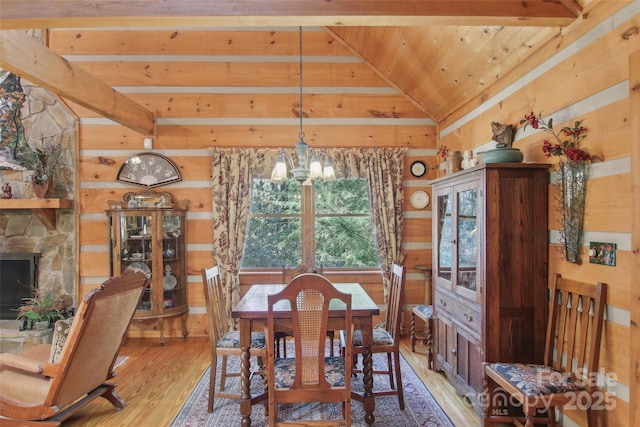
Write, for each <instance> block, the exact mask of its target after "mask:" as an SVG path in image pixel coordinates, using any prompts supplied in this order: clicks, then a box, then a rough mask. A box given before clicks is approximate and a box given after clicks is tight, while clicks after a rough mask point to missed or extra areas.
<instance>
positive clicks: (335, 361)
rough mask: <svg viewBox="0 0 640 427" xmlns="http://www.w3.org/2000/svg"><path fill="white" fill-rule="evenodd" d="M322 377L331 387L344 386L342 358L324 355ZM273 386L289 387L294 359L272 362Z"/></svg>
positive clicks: (294, 367) (293, 373)
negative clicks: (273, 372)
mask: <svg viewBox="0 0 640 427" xmlns="http://www.w3.org/2000/svg"><path fill="white" fill-rule="evenodd" d="M324 363H325V365H324V377H325V379H326V380H327V382H328V383H329V385H330V386H331V387H344V358H342V357H325V358H324ZM274 371H275V374H274V377H273V381H274V386H275V387H276V388H289V387H291V385H292V384H293V380H294V379H295V376H296V359H294V358H290V357H289V358H280V359H276V360H275V362H274Z"/></svg>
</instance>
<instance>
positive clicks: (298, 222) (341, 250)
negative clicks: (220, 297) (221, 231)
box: [242, 179, 380, 271]
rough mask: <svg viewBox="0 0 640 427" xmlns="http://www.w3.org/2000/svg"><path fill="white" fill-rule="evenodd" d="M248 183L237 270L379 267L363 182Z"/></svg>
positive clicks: (260, 181) (344, 180)
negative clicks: (246, 222) (248, 202)
mask: <svg viewBox="0 0 640 427" xmlns="http://www.w3.org/2000/svg"><path fill="white" fill-rule="evenodd" d="M253 185H254V188H253V196H252V201H251V216H250V219H249V229H248V233H247V240H246V242H245V248H244V255H243V258H242V267H243V268H281V267H282V266H287V267H297V266H302V267H303V270H306V271H310V270H312V269H313V268H315V267H319V266H320V265H322V266H323V267H325V268H327V267H328V268H340V267H342V268H358V267H378V266H379V265H380V263H379V260H378V253H377V249H376V245H375V240H374V234H373V223H372V221H371V213H370V210H369V199H368V194H367V188H366V183H365V181H364V180H363V179H339V180H336V181H331V182H326V183H325V182H321V181H318V182H316V183H314V184H313V185H310V186H303V185H300V183H299V182H297V181H295V180H293V179H290V180H288V181H285V182H283V183H281V184H274V183H271V182H270V181H269V180H267V179H255V180H254V182H253Z"/></svg>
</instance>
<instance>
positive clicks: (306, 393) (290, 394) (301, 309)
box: [266, 273, 353, 426]
mask: <svg viewBox="0 0 640 427" xmlns="http://www.w3.org/2000/svg"><path fill="white" fill-rule="evenodd" d="M267 298H268V307H269V309H268V321H267V323H268V327H267V332H266V333H267V340H268V341H267V342H271V340H272V339H273V338H274V329H275V319H276V317H280V316H286V317H291V322H292V327H293V337H294V340H293V342H294V348H295V357H292V358H278V357H277V356H276V354H275V348H274V347H273V346H269V348H268V357H267V383H268V401H269V425H270V426H275V425H281V424H286V422H280V421H278V405H279V404H281V403H294V402H342V416H343V417H342V419H341V420H323V421H310V422H311V423H312V424H313V425H345V426H349V425H351V356H352V354H351V345H350V344H352V339H353V322H352V318H351V295H350V294H346V293H343V292H340V291H339V290H337V289H336V288H335V287H334V286H333V284H332V283H331V282H330V281H329V280H327V279H326V278H324V277H323V276H321V275H319V274H314V273H305V274H301V275H299V276H296V277H295V278H293V280H291V282H289V284H288V285H287V286H286V287H285V288H283V289H282V291H280V292H279V293H277V294H272V295H269V296H268V297H267ZM283 300H284V301H287V302H288V304H289V307H290V308H291V310H285V311H280V310H279V309H278V304H282V302H281V301H283ZM332 300H338V301H336V302H337V303H340V302H341V303H342V305H343V307H344V314H343V315H342V316H341V318H342V319H344V324H345V330H346V331H347V332H346V333H345V339H346V342H347V344H348V348H347V352H346V353H345V356H344V357H342V356H337V357H336V356H334V357H331V356H328V357H327V356H326V332H327V326H328V321H329V305H330V304H335V303H336V302H332ZM345 360H347V361H349V362H348V363H346V362H345ZM291 422H293V423H296V424H297V425H311V424H305V421H303V420H294V421H291Z"/></svg>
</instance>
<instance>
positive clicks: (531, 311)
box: [431, 163, 549, 413]
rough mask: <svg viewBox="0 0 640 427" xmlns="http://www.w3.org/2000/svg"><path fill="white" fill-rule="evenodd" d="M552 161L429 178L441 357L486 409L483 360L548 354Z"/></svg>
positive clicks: (461, 387)
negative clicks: (547, 322)
mask: <svg viewBox="0 0 640 427" xmlns="http://www.w3.org/2000/svg"><path fill="white" fill-rule="evenodd" d="M548 175H549V173H548V165H545V164H520V163H518V164H515V163H509V164H499V163H495V164H486V165H481V166H477V167H474V168H471V169H467V170H464V171H460V172H456V173H453V174H450V175H447V176H445V177H442V178H439V179H436V180H434V181H431V184H432V190H433V200H434V205H433V222H432V224H433V240H434V241H433V277H434V283H435V286H434V295H433V306H434V311H435V315H436V317H437V322H436V325H437V326H436V339H435V352H436V357H435V367H436V369H438V370H441V371H444V372H445V374H446V375H447V377H448V378H449V380H450V382H451V383H452V384H453V385H454V387H455V388H456V390H457V391H458V392H459V393H460V394H463V395H466V396H468V397H469V398H470V400H471V402H473V404H474V407H475V409H476V411H477V412H478V413H481V411H482V405H481V402H480V401H479V397H480V396H481V395H482V380H483V374H482V373H483V366H482V364H483V363H484V362H494V361H503V362H523V363H528V362H531V363H533V362H541V361H542V355H543V354H542V352H543V351H544V338H545V337H544V333H545V326H546V313H547V307H546V304H547V293H546V292H547V250H548V239H547V236H548V228H547V216H548V212H547V194H548V182H549V181H548Z"/></svg>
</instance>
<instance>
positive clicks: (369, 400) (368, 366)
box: [361, 317, 376, 425]
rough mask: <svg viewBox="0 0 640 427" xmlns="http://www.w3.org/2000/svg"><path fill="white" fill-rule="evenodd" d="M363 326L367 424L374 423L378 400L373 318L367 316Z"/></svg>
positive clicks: (363, 373)
mask: <svg viewBox="0 0 640 427" xmlns="http://www.w3.org/2000/svg"><path fill="white" fill-rule="evenodd" d="M361 326H362V329H361V331H362V381H363V382H364V394H363V396H362V405H363V406H364V412H365V415H364V421H365V422H366V423H367V425H371V424H373V422H374V421H375V417H374V415H373V411H374V410H375V409H376V402H375V398H374V396H373V355H372V353H371V344H373V320H372V319H371V318H370V317H369V318H367V319H366V320H365V321H364V322H363V324H362V325H361Z"/></svg>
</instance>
